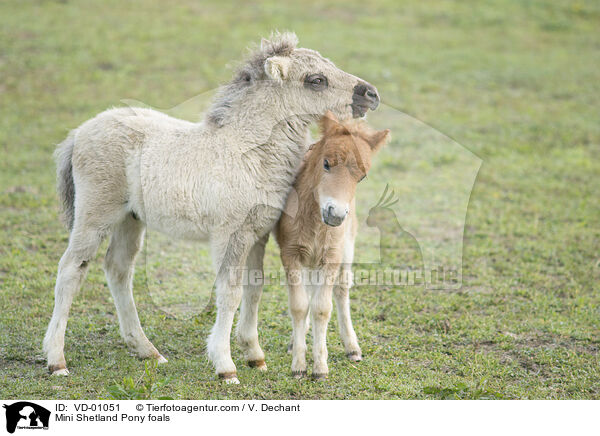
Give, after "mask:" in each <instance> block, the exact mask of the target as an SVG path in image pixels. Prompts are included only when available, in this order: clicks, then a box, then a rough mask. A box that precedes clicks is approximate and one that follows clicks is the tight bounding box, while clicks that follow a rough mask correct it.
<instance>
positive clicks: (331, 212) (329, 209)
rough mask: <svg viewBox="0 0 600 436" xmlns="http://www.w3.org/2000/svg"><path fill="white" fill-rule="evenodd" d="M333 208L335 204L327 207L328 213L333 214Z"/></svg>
mask: <svg viewBox="0 0 600 436" xmlns="http://www.w3.org/2000/svg"><path fill="white" fill-rule="evenodd" d="M333 209H334V208H333V206H329V207H328V208H327V213H328V214H329V215H332V214H333Z"/></svg>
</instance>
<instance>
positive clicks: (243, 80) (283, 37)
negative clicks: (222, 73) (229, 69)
mask: <svg viewBox="0 0 600 436" xmlns="http://www.w3.org/2000/svg"><path fill="white" fill-rule="evenodd" d="M297 45H298V37H297V36H296V34H295V33H293V32H284V33H279V32H273V33H272V34H271V36H270V37H269V39H264V38H263V40H262V41H261V43H260V47H258V48H255V49H252V50H251V51H250V54H249V55H248V57H247V58H246V60H245V61H243V62H242V63H241V65H240V66H239V67H238V68H237V71H236V73H235V74H234V76H233V79H232V80H231V82H229V83H228V84H227V85H225V86H223V87H222V88H221V89H220V90H219V92H218V93H217V95H216V96H215V99H214V101H213V104H212V105H211V107H210V109H209V110H208V113H207V116H206V119H207V120H208V122H210V123H212V124H215V125H216V126H218V127H222V126H223V125H224V124H225V118H226V115H227V112H228V111H229V109H230V108H231V107H232V105H233V103H234V102H235V101H237V100H238V99H239V98H240V97H241V96H242V95H244V92H245V90H246V88H247V87H248V86H249V85H250V84H251V83H252V82H254V81H256V80H261V79H264V78H265V76H266V74H265V70H264V64H265V61H266V60H267V59H268V58H270V57H272V56H289V55H290V54H291V53H292V51H293V50H294V49H295V48H296V46H297Z"/></svg>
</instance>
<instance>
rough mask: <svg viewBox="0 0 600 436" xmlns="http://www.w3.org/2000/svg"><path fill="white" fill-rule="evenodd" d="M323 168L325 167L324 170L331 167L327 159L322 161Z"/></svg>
mask: <svg viewBox="0 0 600 436" xmlns="http://www.w3.org/2000/svg"><path fill="white" fill-rule="evenodd" d="M323 168H325V171H329V170H330V169H331V167H330V166H329V161H328V160H327V159H325V160H324V161H323Z"/></svg>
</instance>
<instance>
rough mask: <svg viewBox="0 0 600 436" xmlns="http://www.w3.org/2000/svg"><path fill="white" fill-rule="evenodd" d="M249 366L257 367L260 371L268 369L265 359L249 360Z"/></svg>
mask: <svg viewBox="0 0 600 436" xmlns="http://www.w3.org/2000/svg"><path fill="white" fill-rule="evenodd" d="M248 366H249V367H250V368H256V369H258V370H259V371H266V370H267V364H266V363H265V360H264V359H259V360H249V361H248Z"/></svg>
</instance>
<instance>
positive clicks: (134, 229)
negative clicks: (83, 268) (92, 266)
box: [104, 215, 167, 363]
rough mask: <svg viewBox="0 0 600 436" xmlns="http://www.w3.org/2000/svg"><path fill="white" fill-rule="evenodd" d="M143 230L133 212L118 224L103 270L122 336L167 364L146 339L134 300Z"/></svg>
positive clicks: (145, 355)
mask: <svg viewBox="0 0 600 436" xmlns="http://www.w3.org/2000/svg"><path fill="white" fill-rule="evenodd" d="M144 231H145V226H144V224H143V223H142V222H141V221H139V220H137V219H135V218H133V216H132V215H127V216H126V217H125V219H124V220H123V221H122V222H121V223H119V224H117V225H116V226H115V227H114V231H113V234H112V236H111V240H110V245H109V247H108V251H107V252H106V257H105V259H104V271H105V273H106V279H107V281H108V286H109V288H110V292H111V294H112V296H113V298H114V300H115V306H116V307H117V315H118V317H119V325H120V329H121V336H123V339H124V340H125V342H126V343H127V345H128V346H129V347H130V348H131V349H132V350H133V351H134V352H135V353H136V354H137V355H138V356H139V357H141V358H154V359H157V360H158V362H159V363H164V362H166V361H167V360H166V359H165V358H164V357H163V356H161V355H160V353H159V352H158V351H157V350H156V348H155V347H154V345H152V343H151V342H150V341H149V340H148V338H146V335H145V334H144V332H143V330H142V326H141V325H140V320H139V318H138V314H137V310H136V308H135V302H134V301H133V290H132V287H133V270H134V267H135V257H136V255H137V253H138V252H139V251H140V249H141V248H142V244H143V241H144Z"/></svg>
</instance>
